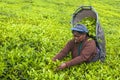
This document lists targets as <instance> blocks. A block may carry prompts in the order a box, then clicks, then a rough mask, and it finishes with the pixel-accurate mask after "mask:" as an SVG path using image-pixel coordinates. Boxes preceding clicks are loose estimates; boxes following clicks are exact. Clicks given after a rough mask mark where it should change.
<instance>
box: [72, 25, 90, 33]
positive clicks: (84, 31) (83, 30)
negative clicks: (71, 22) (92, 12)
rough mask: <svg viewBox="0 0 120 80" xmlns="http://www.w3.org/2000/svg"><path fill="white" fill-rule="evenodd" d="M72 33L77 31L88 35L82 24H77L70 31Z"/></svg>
mask: <svg viewBox="0 0 120 80" xmlns="http://www.w3.org/2000/svg"><path fill="white" fill-rule="evenodd" d="M71 30H72V31H78V32H81V33H88V29H87V28H86V27H85V25H83V24H77V25H75V27H73V28H72V29H71Z"/></svg>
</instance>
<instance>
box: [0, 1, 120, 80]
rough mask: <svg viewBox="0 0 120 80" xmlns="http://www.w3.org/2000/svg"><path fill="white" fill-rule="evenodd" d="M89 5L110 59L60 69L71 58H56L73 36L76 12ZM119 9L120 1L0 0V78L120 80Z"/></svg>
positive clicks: (4, 79)
mask: <svg viewBox="0 0 120 80" xmlns="http://www.w3.org/2000/svg"><path fill="white" fill-rule="evenodd" d="M89 3H90V5H92V6H93V7H94V8H95V9H96V11H97V12H98V15H99V20H100V22H101V24H102V28H103V29H104V32H105V38H106V52H107V57H106V61H105V62H104V63H101V62H99V61H98V62H95V63H90V64H85V63H83V64H80V65H76V66H73V67H71V68H68V69H65V70H63V71H57V70H56V68H57V67H58V66H59V65H60V64H61V63H63V62H65V61H68V60H70V59H71V56H70V55H68V56H67V58H64V59H63V60H61V61H57V62H56V63H55V62H53V61H52V60H51V59H52V58H53V57H54V56H55V55H56V54H57V53H58V52H59V51H60V50H61V49H62V48H63V47H64V45H65V44H66V43H67V41H68V40H70V39H71V38H72V34H71V30H70V29H71V25H70V20H71V17H72V14H73V12H74V11H75V10H76V9H77V8H78V7H79V6H80V5H83V4H84V5H88V4H89ZM119 5H120V1H119V0H114V1H109V0H105V1H100V0H96V1H90V2H88V1H85V0H74V1H73V0H0V80H119V79H120V75H119V73H120V71H119V67H120V61H119V58H120V50H119V49H120V43H119V39H120V37H119V35H120V30H119V27H120V25H119V18H120V15H119V12H120V11H119V10H120V9H119ZM90 23H91V22H90Z"/></svg>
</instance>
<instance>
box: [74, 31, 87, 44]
mask: <svg viewBox="0 0 120 80" xmlns="http://www.w3.org/2000/svg"><path fill="white" fill-rule="evenodd" d="M73 37H74V40H75V43H80V42H82V41H83V40H84V39H85V37H86V33H82V34H80V33H79V32H77V31H74V32H73Z"/></svg>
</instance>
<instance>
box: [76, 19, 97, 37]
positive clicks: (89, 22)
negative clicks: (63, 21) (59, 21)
mask: <svg viewBox="0 0 120 80" xmlns="http://www.w3.org/2000/svg"><path fill="white" fill-rule="evenodd" d="M78 23H79V24H83V25H85V26H86V27H87V29H88V31H89V35H91V36H95V35H96V20H95V19H94V18H92V17H85V18H83V19H82V20H81V21H80V22H78Z"/></svg>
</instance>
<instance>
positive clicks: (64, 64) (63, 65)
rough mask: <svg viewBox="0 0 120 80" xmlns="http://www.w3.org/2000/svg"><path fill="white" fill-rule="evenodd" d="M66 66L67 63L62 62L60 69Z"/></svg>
mask: <svg viewBox="0 0 120 80" xmlns="http://www.w3.org/2000/svg"><path fill="white" fill-rule="evenodd" d="M66 67H67V65H66V63H62V64H61V65H60V66H59V67H58V69H60V70H63V69H64V68H66Z"/></svg>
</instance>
